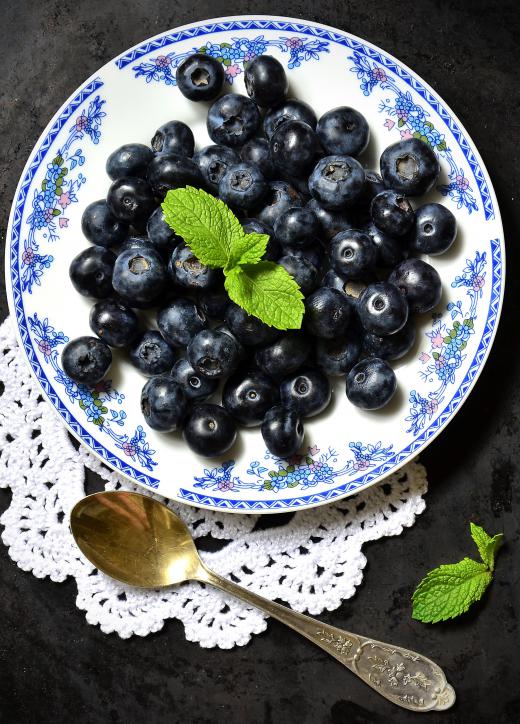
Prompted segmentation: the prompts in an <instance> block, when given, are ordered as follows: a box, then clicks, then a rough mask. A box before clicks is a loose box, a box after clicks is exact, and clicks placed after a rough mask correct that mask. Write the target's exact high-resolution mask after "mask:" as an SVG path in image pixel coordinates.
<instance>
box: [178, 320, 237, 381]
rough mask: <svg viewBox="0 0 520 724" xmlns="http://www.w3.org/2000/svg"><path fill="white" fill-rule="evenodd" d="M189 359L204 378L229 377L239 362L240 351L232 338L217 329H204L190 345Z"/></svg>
mask: <svg viewBox="0 0 520 724" xmlns="http://www.w3.org/2000/svg"><path fill="white" fill-rule="evenodd" d="M188 359H189V361H190V362H191V364H192V366H193V368H194V369H195V370H196V371H197V372H198V373H199V374H201V375H203V376H204V377H209V378H210V379H214V380H218V379H221V378H222V377H227V376H228V375H229V374H231V372H233V370H234V369H235V368H236V366H237V364H238V361H239V349H238V347H237V345H236V344H235V341H234V340H233V338H232V337H230V336H229V335H227V334H225V333H224V332H219V331H217V330H215V329H203V330H202V331H201V332H199V333H198V334H196V335H195V337H193V339H192V340H191V342H190V343H189V345H188Z"/></svg>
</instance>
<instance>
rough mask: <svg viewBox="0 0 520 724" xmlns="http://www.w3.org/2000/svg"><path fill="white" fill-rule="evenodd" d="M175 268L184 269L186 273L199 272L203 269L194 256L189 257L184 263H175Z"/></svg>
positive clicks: (202, 265)
mask: <svg viewBox="0 0 520 724" xmlns="http://www.w3.org/2000/svg"><path fill="white" fill-rule="evenodd" d="M175 266H177V267H179V269H181V268H182V269H186V271H191V272H201V271H202V270H203V268H204V264H201V262H200V260H199V259H197V257H196V256H190V257H189V258H188V259H185V260H184V261H180V260H178V261H176V262H175Z"/></svg>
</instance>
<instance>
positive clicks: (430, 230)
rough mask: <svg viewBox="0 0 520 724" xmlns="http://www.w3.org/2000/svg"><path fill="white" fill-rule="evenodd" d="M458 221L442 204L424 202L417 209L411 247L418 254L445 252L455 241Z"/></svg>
mask: <svg viewBox="0 0 520 724" xmlns="http://www.w3.org/2000/svg"><path fill="white" fill-rule="evenodd" d="M456 236H457V221H456V219H455V217H454V215H453V214H452V213H451V211H450V210H449V209H447V208H446V207H445V206H443V205H442V204H424V206H419V208H418V209H416V211H415V225H414V228H413V230H412V234H411V239H410V248H411V249H412V251H414V252H416V253H417V254H432V255H435V254H443V253H444V252H445V251H447V250H448V249H449V248H450V246H451V245H452V244H453V242H454V241H455V237H456Z"/></svg>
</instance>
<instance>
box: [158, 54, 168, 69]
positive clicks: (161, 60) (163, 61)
mask: <svg viewBox="0 0 520 724" xmlns="http://www.w3.org/2000/svg"><path fill="white" fill-rule="evenodd" d="M171 64H172V61H171V59H170V58H168V56H167V55H158V56H157V58H156V59H155V65H156V66H157V67H158V68H167V67H168V66H169V65H171Z"/></svg>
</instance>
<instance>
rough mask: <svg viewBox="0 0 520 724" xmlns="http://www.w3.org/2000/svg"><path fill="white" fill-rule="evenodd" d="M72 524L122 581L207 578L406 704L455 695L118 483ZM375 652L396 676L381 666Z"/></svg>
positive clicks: (441, 680) (416, 657) (437, 673)
mask: <svg viewBox="0 0 520 724" xmlns="http://www.w3.org/2000/svg"><path fill="white" fill-rule="evenodd" d="M70 527H71V531H72V535H73V536H74V538H75V539H76V542H77V544H78V546H79V548H80V550H81V552H82V553H83V554H84V555H85V556H86V557H87V558H88V559H89V561H90V562H91V563H93V565H94V566H96V568H98V569H99V570H100V571H102V572H103V573H106V574H107V575H108V576H111V577H112V578H116V579H117V580H119V581H122V582H123V583H127V584H129V585H131V586H139V587H147V588H161V587H162V586H171V585H172V584H174V583H182V582H183V581H188V580H196V581H201V582H203V583H207V584H209V585H211V586H214V587H215V588H218V589H220V590H221V591H224V593H225V594H231V595H232V596H236V597H237V598H240V599H241V600H242V601H244V602H245V603H246V604H247V605H249V606H256V608H259V609H260V610H261V611H264V613H266V614H268V615H269V616H273V617H274V618H276V619H278V621H281V622H282V623H284V624H286V625H287V626H289V627H290V628H292V629H293V630H294V631H296V632H297V633H299V634H301V635H302V636H304V637H305V638H306V639H308V640H309V641H312V643H314V644H315V645H316V646H319V647H320V648H321V649H323V650H324V651H326V652H327V653H329V654H330V655H331V656H333V657H334V658H335V659H337V660H338V661H339V662H340V663H342V664H343V665H344V666H345V667H346V668H347V669H350V671H352V672H353V673H354V674H356V675H357V676H359V677H360V678H361V679H362V680H363V681H364V682H365V683H367V684H368V685H369V686H371V687H372V688H373V689H374V690H375V691H377V692H378V693H379V694H381V695H382V696H384V697H385V698H386V699H388V700H389V701H392V702H393V703H394V704H397V705H398V706H401V707H403V708H404V709H410V710H412V711H432V710H433V709H436V710H443V709H448V708H449V707H450V706H452V704H453V702H454V701H455V692H454V691H453V687H452V686H450V684H448V682H447V681H446V677H445V675H444V672H443V671H442V669H441V668H440V667H439V666H438V665H437V664H436V663H435V662H433V661H431V660H430V659H428V658H426V657H425V656H421V654H417V653H415V651H410V650H409V649H404V648H402V647H401V646H394V645H393V644H386V643H383V642H382V641H376V640H375V639H371V638H367V637H366V636H361V635H360V634H354V633H350V632H349V631H344V630H342V629H339V628H336V627H335V626H329V625H328V624H326V623H322V622H321V621H316V620H315V619H313V618H310V617H309V616H304V615H303V614H301V613H298V612H297V611H292V610H291V609H290V608H287V607H286V606H282V605H280V604H279V603H275V602H274V601H269V600H268V599H267V598H262V596H259V595H258V594H257V593H255V592H254V591H252V590H250V589H249V588H242V587H241V586H237V584H236V583H233V582H232V581H229V580H228V579H227V578H223V577H222V576H219V575H218V574H217V573H215V572H214V571H211V570H210V569H209V568H207V567H206V566H205V565H204V563H203V562H202V561H201V559H200V558H199V554H198V552H197V549H196V548H195V544H194V542H193V539H192V537H191V534H190V531H189V530H188V528H187V527H186V526H185V525H184V523H183V522H182V520H181V519H180V518H179V516H178V515H176V514H175V513H174V512H173V510H170V509H169V508H167V507H166V506H165V505H163V504H162V503H159V502H158V501H157V500H154V499H153V498H150V497H148V496H145V495H139V494H138V493H128V492H125V491H121V490H120V491H111V492H105V493H95V494H94V495H89V496H88V497H86V498H83V500H80V501H79V503H77V504H76V505H75V506H74V508H73V509H72V513H71V516H70ZM378 657H379V658H380V659H381V661H384V662H385V671H386V670H388V671H390V670H391V671H393V672H395V675H392V676H390V675H389V676H387V677H384V676H382V675H381V673H380V672H379V673H378V670H377V665H375V664H374V661H377V658H378ZM417 681H419V682H421V685H423V686H424V689H425V690H424V691H422V690H421V695H420V697H418V696H416V692H415V691H411V690H410V687H411V686H413V682H417Z"/></svg>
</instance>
